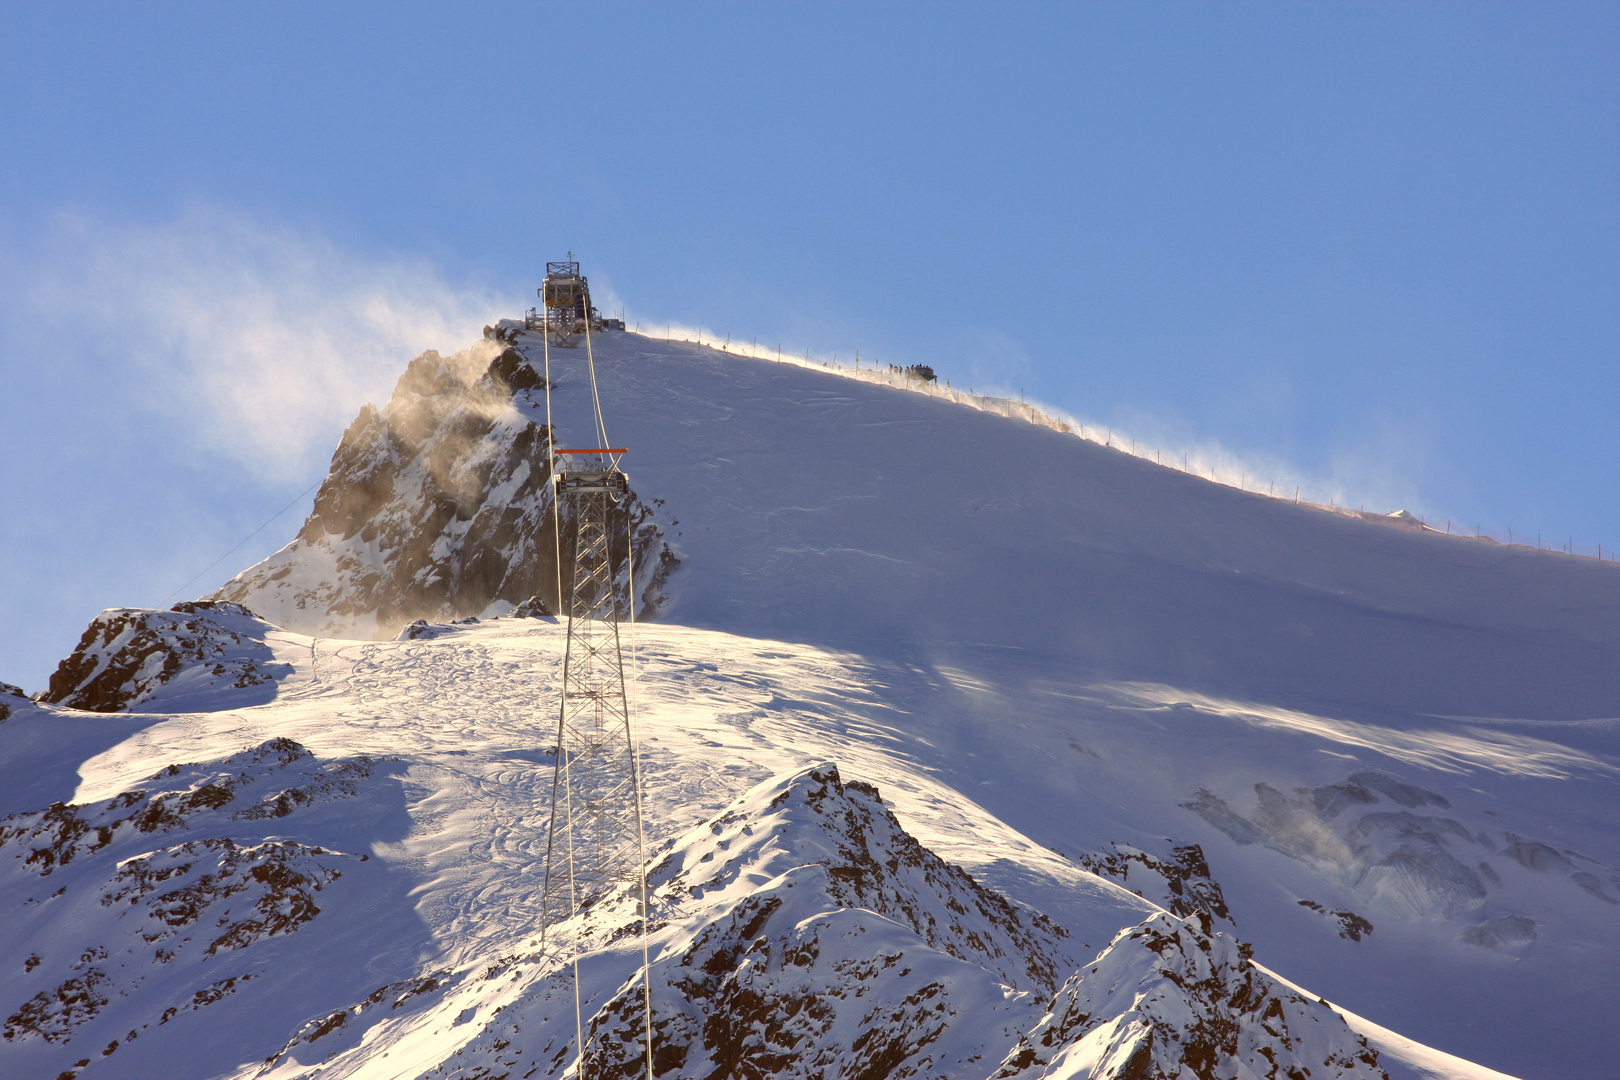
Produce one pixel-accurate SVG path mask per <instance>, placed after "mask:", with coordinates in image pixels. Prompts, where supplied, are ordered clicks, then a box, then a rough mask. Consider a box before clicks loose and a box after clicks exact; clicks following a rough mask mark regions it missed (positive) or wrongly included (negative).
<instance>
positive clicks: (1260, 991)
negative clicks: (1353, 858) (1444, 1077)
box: [994, 914, 1387, 1080]
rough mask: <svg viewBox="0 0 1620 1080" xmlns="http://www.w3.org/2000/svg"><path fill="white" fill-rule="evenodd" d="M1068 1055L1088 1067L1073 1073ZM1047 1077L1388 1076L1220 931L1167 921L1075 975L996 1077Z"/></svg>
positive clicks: (1334, 1023) (1120, 940)
mask: <svg viewBox="0 0 1620 1080" xmlns="http://www.w3.org/2000/svg"><path fill="white" fill-rule="evenodd" d="M1082 1041H1084V1043H1085V1045H1084V1046H1083V1047H1082V1046H1081V1045H1080V1044H1081V1043H1082ZM1071 1054H1072V1055H1074V1056H1075V1058H1079V1059H1084V1060H1086V1061H1088V1062H1090V1065H1089V1067H1088V1068H1086V1070H1085V1071H1084V1072H1078V1071H1075V1070H1076V1069H1077V1068H1078V1067H1079V1061H1074V1062H1066V1061H1065V1060H1064V1059H1065V1058H1066V1057H1069V1055H1071ZM1065 1066H1068V1067H1065ZM1047 1075H1065V1076H1067V1075H1084V1076H1086V1077H1089V1078H1090V1080H1189V1078H1194V1077H1195V1078H1197V1080H1230V1078H1231V1077H1234V1076H1253V1077H1265V1078H1267V1080H1285V1078H1286V1080H1303V1078H1305V1077H1312V1078H1319V1077H1320V1078H1338V1080H1349V1078H1352V1077H1353V1078H1357V1080H1377V1078H1383V1080H1387V1074H1386V1073H1385V1072H1384V1070H1383V1069H1382V1068H1381V1067H1380V1066H1379V1062H1378V1053H1377V1051H1375V1050H1373V1049H1372V1048H1371V1047H1370V1046H1368V1045H1367V1042H1366V1040H1365V1039H1363V1038H1361V1037H1360V1036H1359V1035H1356V1034H1355V1033H1354V1032H1352V1031H1351V1030H1350V1028H1349V1027H1348V1026H1347V1025H1346V1024H1345V1022H1344V1019H1343V1018H1342V1017H1341V1016H1339V1015H1338V1014H1337V1013H1335V1012H1334V1011H1333V1010H1332V1009H1331V1008H1329V1007H1328V1006H1327V1005H1326V1004H1325V1003H1322V1002H1319V1001H1312V1000H1310V999H1308V998H1305V997H1303V996H1301V995H1300V994H1297V993H1295V992H1294V991H1293V990H1291V989H1289V988H1288V987H1286V986H1284V985H1282V984H1281V983H1279V982H1277V981H1275V980H1274V979H1272V978H1270V977H1269V976H1267V975H1266V974H1265V973H1264V972H1262V971H1261V970H1260V969H1259V968H1257V967H1255V966H1254V964H1252V963H1251V962H1250V961H1249V960H1248V959H1247V958H1246V957H1244V956H1243V954H1242V950H1241V949H1240V947H1239V946H1238V945H1237V943H1236V942H1234V941H1232V939H1230V938H1229V937H1227V936H1226V935H1224V934H1209V933H1207V932H1205V931H1203V930H1201V929H1199V927H1197V926H1196V925H1194V924H1193V922H1191V921H1183V920H1180V919H1177V918H1175V917H1174V916H1171V915H1168V914H1161V915H1155V916H1154V917H1153V918H1151V919H1149V920H1147V921H1146V922H1144V923H1143V924H1142V925H1140V926H1137V927H1134V928H1132V929H1129V930H1124V931H1121V932H1120V934H1119V936H1118V937H1116V938H1115V939H1114V940H1113V942H1112V943H1111V944H1110V945H1109V946H1108V948H1107V949H1105V950H1103V952H1102V954H1101V955H1100V956H1098V957H1097V959H1096V960H1095V961H1093V962H1092V963H1091V964H1089V965H1087V966H1086V967H1085V968H1083V969H1082V970H1080V971H1078V972H1076V973H1075V974H1074V975H1073V976H1072V977H1071V978H1070V979H1069V980H1068V982H1066V983H1065V984H1064V985H1063V987H1062V988H1061V989H1060V990H1059V991H1058V993H1057V995H1056V996H1055V997H1054V998H1053V1001H1052V1005H1051V1008H1050V1009H1049V1011H1048V1012H1047V1014H1046V1016H1044V1017H1042V1019H1041V1021H1040V1023H1039V1024H1037V1025H1036V1026H1035V1027H1034V1029H1033V1030H1031V1031H1029V1032H1028V1033H1027V1034H1025V1035H1024V1036H1023V1037H1022V1038H1021V1039H1019V1041H1018V1044H1017V1045H1016V1046H1015V1047H1014V1048H1013V1049H1012V1051H1011V1052H1010V1053H1009V1054H1008V1055H1007V1056H1006V1059H1005V1060H1004V1061H1003V1062H1002V1066H1001V1068H1000V1069H999V1070H997V1071H996V1072H995V1074H994V1076H995V1080H1014V1078H1016V1080H1036V1078H1038V1077H1042V1076H1047Z"/></svg>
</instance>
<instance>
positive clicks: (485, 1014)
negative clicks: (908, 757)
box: [263, 764, 1383, 1080]
mask: <svg viewBox="0 0 1620 1080" xmlns="http://www.w3.org/2000/svg"><path fill="white" fill-rule="evenodd" d="M1188 861H1189V862H1191V861H1192V860H1190V859H1189V860H1188ZM1139 869H1141V868H1140V867H1139ZM1181 880H1182V881H1183V890H1184V892H1186V891H1188V890H1187V888H1186V885H1187V882H1188V881H1190V880H1192V875H1189V876H1187V877H1184V878H1182V879H1181ZM648 887H649V891H650V907H649V911H648V915H647V919H648V931H649V933H650V934H651V935H652V940H653V942H654V945H653V957H654V959H653V963H652V967H651V973H650V980H649V982H648V983H647V984H645V985H644V984H643V983H642V982H641V979H640V975H639V971H638V970H637V969H638V967H639V948H637V947H636V946H635V944H634V943H635V941H636V938H637V935H638V934H639V932H640V930H641V927H642V920H641V918H640V916H639V913H638V911H637V907H636V903H635V900H636V898H635V897H633V896H631V895H630V894H629V893H628V892H624V891H621V892H619V893H616V894H612V895H609V896H606V897H603V898H602V899H601V900H600V902H598V903H597V904H594V905H591V906H590V907H589V909H588V910H586V911H585V912H583V913H582V914H581V915H579V916H576V917H575V918H574V919H572V920H570V921H568V922H566V923H563V924H561V925H559V926H557V927H554V928H553V929H552V944H551V946H550V948H549V949H548V950H547V951H546V952H545V953H543V954H542V953H534V954H529V955H513V956H509V957H506V958H504V959H502V960H500V961H498V962H495V963H490V964H487V965H478V966H475V967H469V968H466V969H463V970H460V971H456V972H446V971H436V972H432V973H426V974H424V976H423V979H422V982H421V984H420V985H421V986H422V987H423V988H425V989H424V990H423V991H422V992H421V993H420V994H419V995H418V996H414V997H411V998H410V999H409V1000H408V1001H407V1000H405V999H404V998H403V996H402V988H403V991H406V992H412V993H415V992H416V985H417V984H403V983H394V984H390V985H388V986H383V987H379V988H378V990H377V991H376V992H375V993H374V994H372V995H371V997H369V998H367V999H366V1000H364V1001H357V1002H356V1003H354V1004H353V1005H351V1006H349V1007H346V1008H344V1009H340V1010H337V1011H336V1012H331V1013H326V1014H322V1015H321V1016H317V1017H311V1018H310V1020H309V1022H308V1023H306V1024H305V1025H304V1027H303V1029H302V1030H301V1031H300V1032H299V1034H298V1036H297V1037H296V1038H295V1039H293V1041H292V1042H290V1043H289V1044H288V1046H287V1047H286V1049H285V1050H284V1051H283V1052H282V1053H281V1054H279V1055H275V1056H273V1057H271V1058H270V1059H269V1060H267V1061H266V1063H265V1066H264V1069H263V1072H264V1073H265V1074H271V1073H275V1074H277V1075H279V1074H280V1072H281V1071H284V1070H285V1071H298V1070H299V1069H311V1068H316V1067H320V1068H327V1069H331V1070H332V1071H333V1072H334V1073H339V1072H342V1071H343V1070H344V1069H345V1068H347V1065H346V1058H345V1055H347V1054H350V1053H354V1054H360V1053H363V1052H364V1051H363V1047H364V1046H366V1045H368V1044H369V1045H373V1046H375V1045H380V1044H381V1040H385V1039H386V1038H387V1037H388V1036H386V1035H385V1034H384V1033H382V1032H377V1031H370V1032H369V1033H368V1029H370V1028H373V1027H375V1026H377V1025H386V1024H389V1023H400V1024H410V1025H412V1028H411V1029H412V1030H428V1029H431V1028H435V1027H437V1028H439V1029H441V1030H447V1031H448V1030H453V1029H454V1028H456V1027H458V1026H460V1025H462V1024H466V1023H469V1021H470V1020H471V1019H472V1018H474V1017H478V1018H481V1019H480V1021H479V1022H480V1023H481V1024H482V1027H481V1028H480V1029H479V1030H477V1031H476V1032H472V1033H470V1037H467V1038H466V1039H465V1041H463V1042H461V1043H460V1044H459V1048H458V1049H456V1050H455V1051H454V1052H453V1053H451V1054H449V1055H448V1056H447V1057H446V1058H444V1059H443V1060H442V1063H441V1064H439V1065H438V1066H437V1067H435V1068H431V1069H428V1070H427V1071H426V1072H425V1073H424V1075H425V1076H426V1077H438V1078H445V1080H448V1078H451V1077H461V1078H468V1077H495V1076H514V1077H516V1076H524V1075H535V1076H539V1075H549V1076H555V1075H564V1074H567V1075H572V1070H573V1068H574V1066H573V1065H572V1062H573V1060H574V1057H575V1049H574V1046H573V1041H574V1011H573V996H572V983H571V978H572V975H571V969H570V966H569V965H568V963H567V958H568V957H570V956H571V955H573V954H574V953H575V952H576V951H578V952H579V953H580V954H581V968H580V970H581V971H585V972H589V973H590V976H589V977H590V982H591V984H592V986H593V987H594V989H593V990H592V991H591V992H590V993H589V994H588V1001H587V1005H586V1009H587V1011H586V1014H585V1017H584V1022H585V1023H584V1029H585V1047H586V1049H585V1061H584V1066H583V1069H582V1070H581V1075H589V1076H616V1077H634V1076H644V1075H646V1067H645V1055H646V1052H647V1051H646V1043H645V1040H644V1033H645V1030H646V1013H645V1011H644V1009H645V1002H646V1001H647V998H648V996H649V994H650V998H651V1002H652V1028H653V1042H652V1056H653V1072H654V1074H655V1075H660V1076H690V1077H756V1078H764V1077H783V1078H787V1077H814V1076H829V1077H830V1076H842V1077H854V1078H860V1080H888V1078H896V1080H900V1078H906V1077H925V1076H926V1077H942V1078H964V1080H983V1078H985V1077H988V1076H991V1075H992V1074H995V1075H999V1076H1006V1077H1011V1076H1018V1077H1020V1080H1024V1078H1026V1077H1027V1078H1033V1077H1035V1076H1040V1075H1045V1073H1044V1072H1043V1069H1044V1067H1045V1066H1046V1065H1047V1064H1051V1063H1055V1062H1058V1061H1060V1060H1061V1061H1062V1062H1063V1063H1065V1064H1066V1065H1075V1066H1078V1065H1079V1064H1081V1063H1082V1060H1083V1055H1084V1054H1085V1053H1088V1052H1090V1050H1091V1049H1092V1048H1093V1047H1095V1046H1098V1045H1101V1046H1102V1049H1103V1053H1102V1054H1101V1057H1100V1059H1099V1060H1100V1062H1101V1063H1102V1065H1103V1066H1106V1067H1101V1066H1100V1067H1099V1068H1098V1069H1097V1070H1095V1071H1092V1072H1086V1071H1073V1072H1065V1073H1062V1075H1073V1076H1095V1077H1098V1078H1099V1080H1100V1078H1102V1077H1121V1078H1124V1077H1131V1078H1146V1077H1161V1076H1162V1077H1177V1078H1183V1080H1184V1078H1186V1077H1199V1078H1204V1080H1210V1078H1213V1077H1227V1076H1238V1075H1241V1076H1254V1077H1275V1078H1279V1080H1281V1078H1284V1077H1302V1076H1307V1075H1308V1076H1313V1077H1315V1076H1321V1077H1340V1078H1345V1080H1348V1078H1352V1077H1354V1078H1356V1080H1375V1078H1377V1077H1381V1076H1382V1075H1383V1074H1382V1072H1381V1070H1379V1069H1378V1067H1377V1057H1376V1055H1375V1054H1374V1053H1373V1052H1372V1051H1371V1050H1370V1049H1368V1048H1367V1046H1366V1044H1365V1043H1363V1042H1362V1041H1361V1040H1360V1039H1359V1038H1358V1037H1357V1036H1355V1035H1354V1034H1353V1033H1352V1032H1350V1030H1349V1029H1348V1027H1347V1026H1346V1025H1345V1023H1344V1021H1343V1020H1342V1019H1341V1018H1340V1017H1339V1016H1338V1015H1337V1014H1335V1013H1334V1012H1333V1011H1332V1010H1331V1009H1329V1008H1327V1007H1326V1006H1324V1005H1320V1004H1317V1003H1315V1002H1311V1001H1309V1000H1307V999H1305V998H1303V997H1301V996H1299V995H1298V994H1295V993H1293V992H1292V991H1290V990H1288V989H1286V988H1285V987H1282V986H1281V985H1279V984H1277V983H1276V981H1275V980H1273V979H1270V978H1269V977H1268V976H1266V975H1265V973H1264V972H1262V971H1260V970H1259V969H1258V968H1256V967H1254V966H1253V965H1252V964H1251V963H1250V962H1249V961H1248V959H1247V958H1246V957H1245V956H1244V955H1243V953H1242V950H1241V948H1240V947H1239V946H1236V945H1235V944H1234V943H1233V942H1232V941H1231V939H1230V938H1228V937H1227V936H1225V935H1222V934H1216V933H1213V932H1212V931H1211V928H1210V925H1209V923H1208V921H1207V916H1206V917H1205V921H1204V922H1203V923H1202V924H1201V923H1199V922H1198V921H1196V920H1181V919H1177V918H1176V917H1174V916H1172V915H1169V914H1168V913H1166V914H1163V915H1160V916H1155V917H1154V918H1153V919H1150V920H1149V921H1148V922H1147V923H1144V924H1143V925H1141V926H1138V927H1135V928H1132V929H1130V930H1127V931H1125V932H1122V933H1121V935H1120V936H1119V937H1118V938H1116V940H1115V941H1114V943H1113V944H1112V945H1111V946H1110V947H1109V948H1108V949H1107V950H1105V951H1104V952H1103V953H1102V954H1101V955H1100V956H1098V957H1097V958H1096V959H1095V960H1093V961H1092V962H1091V963H1090V964H1089V965H1088V966H1087V967H1086V968H1084V969H1082V970H1080V971H1078V972H1077V973H1075V974H1073V975H1072V977H1071V976H1070V975H1069V973H1071V972H1075V971H1076V968H1077V967H1078V963H1079V961H1078V959H1077V957H1076V956H1075V955H1074V952H1073V950H1074V949H1075V947H1076V946H1075V944H1074V942H1073V940H1072V939H1071V938H1070V937H1069V936H1068V935H1067V934H1065V933H1064V931H1063V930H1062V929H1061V928H1059V927H1057V926H1055V925H1054V924H1052V923H1051V922H1050V921H1049V920H1047V919H1046V918H1045V917H1044V916H1042V915H1040V914H1039V913H1037V912H1034V911H1031V910H1029V909H1028V908H1023V907H1019V906H1017V905H1015V904H1013V903H1011V902H1010V901H1008V900H1007V899H1006V898H1005V897H1002V896H1000V895H999V894H997V893H995V892H993V891H991V890H988V889H985V888H983V887H982V886H980V885H979V884H978V883H977V882H975V881H974V880H973V879H972V878H971V877H970V876H969V875H968V874H966V873H965V872H963V871H962V870H961V869H959V868H957V867H954V866H952V865H951V864H949V863H947V862H945V861H944V860H942V859H940V858H939V857H938V856H936V855H934V854H933V853H932V852H930V851H928V850H927V849H926V848H924V847H923V846H922V845H921V844H919V843H918V842H917V841H916V840H915V839H914V838H912V837H911V836H909V835H908V834H907V833H906V832H905V831H904V830H903V829H902V828H901V827H900V825H899V823H898V822H897V821H896V820H895V818H894V816H893V814H892V813H890V811H889V808H888V807H887V806H886V805H885V804H884V803H883V801H882V799H881V798H880V796H879V794H878V792H877V791H876V789H874V788H872V787H871V786H870V785H867V784H863V783H860V782H857V781H846V780H844V779H843V778H842V777H841V776H840V775H839V772H838V770H837V769H836V768H835V767H834V766H832V765H830V764H822V765H817V766H814V767H812V768H808V769H805V770H802V771H800V772H798V773H796V774H793V775H790V776H785V777H780V778H777V779H774V780H772V781H769V782H767V783H765V784H761V785H760V786H758V787H756V788H755V789H754V790H753V791H751V792H749V793H748V794H746V795H744V796H743V797H742V798H740V799H738V800H737V801H736V802H734V803H733V804H732V805H731V806H730V807H728V808H727V809H726V810H725V811H724V812H723V813H720V814H718V815H716V816H714V817H713V818H711V819H709V820H707V821H705V822H702V823H701V824H699V825H697V826H695V827H693V828H692V829H690V830H688V831H687V832H686V833H685V834H684V835H682V836H680V837H679V838H677V839H676V840H674V841H673V842H672V843H671V845H670V847H669V850H668V851H667V852H666V853H664V854H663V855H662V856H660V857H656V858H655V859H654V865H653V867H652V869H651V870H650V872H649V880H648ZM615 985H616V987H617V988H616V989H614V988H613V987H614V986H615ZM389 1001H397V1002H398V1003H397V1004H396V1005H394V1006H392V1007H388V1006H386V1005H385V1003H386V1002H389ZM395 1008H398V1009H400V1013H399V1014H395V1013H394V1012H393V1009H395ZM424 1012H430V1013H431V1014H432V1015H423V1014H424ZM449 1037H450V1038H455V1036H449ZM998 1066H999V1069H998ZM1183 1069H1185V1070H1186V1071H1181V1070H1183ZM1052 1075H1059V1074H1058V1073H1057V1072H1056V1071H1054V1072H1053V1073H1052Z"/></svg>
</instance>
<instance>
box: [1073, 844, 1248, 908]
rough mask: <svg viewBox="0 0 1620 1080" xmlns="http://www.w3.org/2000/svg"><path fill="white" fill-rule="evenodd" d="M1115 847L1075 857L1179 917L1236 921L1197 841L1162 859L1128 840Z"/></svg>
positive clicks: (1178, 848)
mask: <svg viewBox="0 0 1620 1080" xmlns="http://www.w3.org/2000/svg"><path fill="white" fill-rule="evenodd" d="M1113 848H1114V850H1113V851H1111V852H1103V853H1098V854H1090V855H1082V856H1080V858H1078V859H1076V860H1075V861H1076V862H1078V863H1079V864H1080V865H1081V866H1083V867H1085V868H1086V869H1087V870H1089V871H1091V872H1092V873H1093V874H1097V875H1098V876H1100V877H1105V878H1108V879H1110V880H1112V881H1114V882H1116V883H1118V884H1119V885H1122V886H1124V887H1125V888H1127V889H1129V890H1131V892H1134V893H1135V894H1136V895H1137V896H1140V897H1143V898H1144V899H1147V900H1151V901H1153V902H1154V903H1155V904H1158V905H1159V906H1160V907H1162V908H1164V909H1166V910H1167V911H1169V912H1170V913H1171V914H1173V915H1176V916H1178V917H1180V918H1183V919H1186V918H1193V917H1195V916H1197V915H1198V914H1199V913H1203V914H1205V915H1207V916H1209V917H1210V918H1212V919H1215V920H1218V921H1219V922H1221V923H1224V924H1226V925H1235V920H1234V919H1233V918H1232V912H1231V910H1230V909H1229V908H1227V906H1226V898H1225V897H1224V896H1222V895H1221V886H1220V884H1219V883H1218V882H1216V881H1215V879H1214V878H1212V877H1211V876H1210V873H1209V863H1208V862H1206V861H1205V860H1204V849H1203V848H1201V847H1199V846H1198V845H1197V844H1187V845H1184V846H1182V847H1177V848H1174V849H1173V850H1172V851H1171V853H1170V857H1169V858H1166V859H1161V858H1159V857H1157V856H1155V855H1150V854H1148V853H1147V852H1145V851H1140V850H1138V849H1136V848H1134V847H1131V846H1130V845H1128V844H1119V843H1116V844H1114V845H1113Z"/></svg>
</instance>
